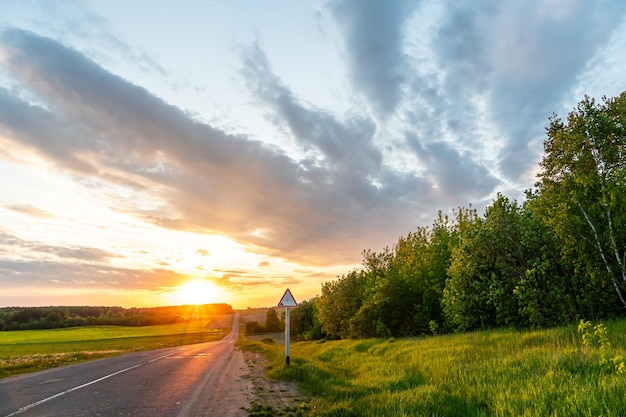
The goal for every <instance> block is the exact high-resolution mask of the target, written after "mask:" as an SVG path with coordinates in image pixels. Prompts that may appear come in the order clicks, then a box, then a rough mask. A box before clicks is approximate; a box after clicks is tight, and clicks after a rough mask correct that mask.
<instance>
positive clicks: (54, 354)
mask: <svg viewBox="0 0 626 417" xmlns="http://www.w3.org/2000/svg"><path fill="white" fill-rule="evenodd" d="M224 324H225V323H224ZM205 326H206V321H193V322H189V323H180V324H171V325H163V326H146V327H122V326H91V327H72V328H67V329H51V330H24V331H12V332H0V378H1V377H6V376H10V375H15V374H18V373H25V372H33V371H38V370H41V369H46V368H51V367H54V366H60V365H66V364H70V363H75V362H78V361H84V360H89V359H96V358H103V357H110V356H114V355H119V354H122V353H127V352H135V351H140V350H151V349H160V348H165V347H172V346H181V345H187V344H193V343H201V342H211V341H215V340H219V339H221V338H223V337H224V336H225V335H226V334H228V333H229V332H230V329H231V327H213V328H206V327H205Z"/></svg>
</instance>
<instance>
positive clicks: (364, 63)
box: [329, 0, 418, 117]
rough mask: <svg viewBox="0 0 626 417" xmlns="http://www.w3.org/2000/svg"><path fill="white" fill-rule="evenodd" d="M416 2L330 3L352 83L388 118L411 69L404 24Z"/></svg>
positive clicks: (358, 0)
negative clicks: (404, 49)
mask: <svg viewBox="0 0 626 417" xmlns="http://www.w3.org/2000/svg"><path fill="white" fill-rule="evenodd" d="M417 3H418V2H415V1H413V2H412V1H408V0H407V1H405V0H397V1H391V2H389V1H378V0H337V1H331V2H330V3H329V10H330V11H331V13H332V15H333V17H334V18H335V21H336V23H337V28H338V29H339V30H340V31H341V33H342V34H343V38H344V43H345V53H346V58H347V61H348V68H349V70H350V76H351V79H352V82H353V83H354V85H355V86H356V88H357V90H358V91H361V92H362V93H363V95H364V96H365V97H366V98H367V99H368V101H369V103H370V105H371V106H372V107H373V109H374V111H375V112H376V113H377V114H378V115H380V116H382V117H386V116H388V115H390V114H392V113H393V111H394V110H395V109H396V106H397V105H398V103H399V102H400V100H401V99H402V86H403V84H404V82H405V81H406V75H407V72H408V71H410V68H409V66H408V64H407V57H406V54H405V52H404V51H403V40H404V30H403V29H404V24H405V22H406V21H407V19H408V17H409V16H410V12H411V9H412V8H413V7H415V5H416V4H417Z"/></svg>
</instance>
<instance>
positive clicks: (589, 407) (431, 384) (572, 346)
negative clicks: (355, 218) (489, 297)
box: [239, 320, 626, 417]
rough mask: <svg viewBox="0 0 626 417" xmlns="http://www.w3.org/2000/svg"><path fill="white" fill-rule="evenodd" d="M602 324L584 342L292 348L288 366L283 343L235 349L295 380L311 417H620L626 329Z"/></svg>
mask: <svg viewBox="0 0 626 417" xmlns="http://www.w3.org/2000/svg"><path fill="white" fill-rule="evenodd" d="M605 325H606V327H605V330H606V332H605V333H602V332H597V334H596V333H594V327H590V328H589V333H588V338H587V340H586V342H583V338H582V334H581V333H579V331H578V329H577V327H576V326H569V327H564V328H557V329H549V330H540V331H526V332H520V331H515V330H497V331H485V332H475V333H468V334H456V335H444V336H431V337H424V338H407V339H365V340H341V341H326V342H323V341H318V342H298V343H292V344H291V365H290V366H289V367H285V366H284V350H283V349H284V348H283V346H282V345H281V344H275V345H273V344H267V343H262V342H256V341H251V340H240V342H239V346H240V347H241V348H242V349H250V350H255V351H263V352H265V353H266V354H267V355H268V357H270V360H271V369H270V376H274V377H278V378H281V379H286V380H296V381H298V382H299V385H300V387H301V389H302V390H303V392H305V393H307V394H308V395H311V396H312V397H313V401H312V404H311V413H310V415H311V416H324V417H340V416H347V417H351V416H365V417H367V416H371V417H379V416H459V417H460V416H537V417H539V416H542V417H543V416H605V417H607V416H610V417H618V416H626V367H625V366H626V364H625V361H626V359H625V358H626V320H621V321H615V322H607V323H605ZM602 335H604V336H602Z"/></svg>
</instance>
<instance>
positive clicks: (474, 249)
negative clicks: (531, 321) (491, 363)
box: [444, 194, 527, 330]
mask: <svg viewBox="0 0 626 417" xmlns="http://www.w3.org/2000/svg"><path fill="white" fill-rule="evenodd" d="M467 220H469V222H468V221H464V223H466V224H462V225H461V229H462V232H461V242H460V244H459V245H458V246H457V247H456V248H455V249H454V251H453V254H452V262H451V264H450V268H449V270H448V276H449V279H448V281H447V283H446V289H445V291H444V305H445V309H446V313H447V314H448V317H449V319H450V320H451V322H452V323H453V325H454V326H455V327H456V328H457V329H458V330H472V329H477V328H490V327H497V326H510V325H514V326H520V325H523V323H522V320H521V319H520V315H519V304H518V299H517V297H515V296H514V291H515V289H516V288H517V286H518V284H519V282H520V281H521V280H522V278H523V277H524V275H525V272H526V270H527V262H526V258H525V254H524V251H525V248H524V247H523V246H522V240H521V210H520V207H519V206H518V205H517V203H516V202H511V201H510V200H509V199H508V198H506V197H505V196H503V195H501V194H499V195H498V197H497V198H496V200H494V202H493V203H492V204H491V205H490V206H489V207H487V209H486V211H485V216H484V218H474V219H472V218H470V217H468V219H467Z"/></svg>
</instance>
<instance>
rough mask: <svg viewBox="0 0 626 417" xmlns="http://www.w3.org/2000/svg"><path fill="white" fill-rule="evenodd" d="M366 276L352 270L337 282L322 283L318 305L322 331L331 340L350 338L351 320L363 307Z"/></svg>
mask: <svg viewBox="0 0 626 417" xmlns="http://www.w3.org/2000/svg"><path fill="white" fill-rule="evenodd" d="M364 281H365V276H364V273H363V272H362V271H357V270H352V271H350V272H349V273H347V274H346V275H342V276H341V277H340V278H339V279H337V280H336V281H329V282H324V283H322V293H321V294H320V296H319V298H318V300H317V302H316V305H317V310H318V318H319V321H320V323H321V325H322V331H323V332H324V333H325V334H326V335H327V336H328V337H331V338H342V337H343V338H346V337H349V336H350V320H351V319H352V318H353V317H354V315H355V314H356V312H357V311H358V310H359V308H360V307H361V305H362V300H363V295H362V293H363V288H364V287H365V283H364Z"/></svg>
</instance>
